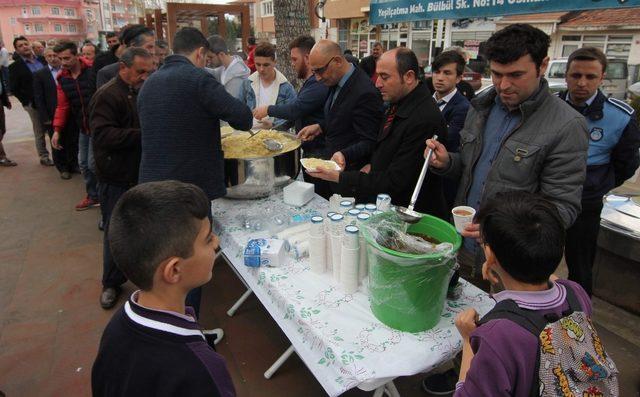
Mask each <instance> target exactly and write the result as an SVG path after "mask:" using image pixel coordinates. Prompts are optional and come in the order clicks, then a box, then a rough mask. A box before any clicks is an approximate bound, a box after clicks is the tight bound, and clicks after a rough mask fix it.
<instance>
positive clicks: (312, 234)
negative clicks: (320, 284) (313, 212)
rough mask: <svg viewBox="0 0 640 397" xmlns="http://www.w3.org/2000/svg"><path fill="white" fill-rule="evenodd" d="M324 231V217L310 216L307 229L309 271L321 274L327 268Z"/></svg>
mask: <svg viewBox="0 0 640 397" xmlns="http://www.w3.org/2000/svg"><path fill="white" fill-rule="evenodd" d="M326 241H327V239H326V233H325V231H324V218H322V217H321V216H314V217H312V218H311V228H310V229H309V242H308V250H309V262H310V263H311V271H312V272H314V273H318V274H322V273H324V272H325V271H326V270H327V259H326V258H327V248H326V246H327V243H326Z"/></svg>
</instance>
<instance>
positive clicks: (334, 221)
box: [329, 214, 344, 282]
mask: <svg viewBox="0 0 640 397" xmlns="http://www.w3.org/2000/svg"><path fill="white" fill-rule="evenodd" d="M343 225H344V216H343V215H341V214H335V215H333V216H331V225H330V230H331V233H330V234H329V235H330V241H331V243H330V244H331V269H332V272H333V278H334V280H335V281H338V282H339V281H340V252H341V250H342V244H341V241H342V228H343V227H344V226H343Z"/></svg>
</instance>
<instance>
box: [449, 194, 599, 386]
mask: <svg viewBox="0 0 640 397" xmlns="http://www.w3.org/2000/svg"><path fill="white" fill-rule="evenodd" d="M476 222H478V223H479V224H480V231H481V236H482V240H483V244H482V248H483V249H484V253H485V257H486V262H485V263H484V264H483V267H482V275H483V277H484V278H485V279H486V280H488V281H489V282H491V284H492V286H493V289H494V290H495V291H500V292H498V293H495V294H494V295H493V298H494V299H495V300H496V302H501V301H504V300H507V299H512V300H513V301H514V302H515V303H516V304H517V305H518V307H520V308H521V309H526V310H532V311H536V312H537V313H540V314H543V315H546V314H551V313H553V314H555V315H557V316H559V317H562V316H563V313H565V312H566V311H567V310H568V309H569V303H568V302H567V293H568V290H569V289H571V291H572V292H573V295H574V296H575V297H576V300H577V303H578V304H579V305H580V307H581V311H582V312H584V313H585V314H586V315H587V316H588V317H591V313H592V308H591V301H590V300H589V296H588V295H587V294H586V292H585V291H584V290H583V289H582V287H580V285H579V284H577V283H575V282H573V281H568V280H558V279H557V277H555V276H553V275H552V273H553V272H554V271H555V269H556V268H557V266H558V264H559V263H560V260H561V259H562V254H563V249H564V227H563V224H562V220H561V218H560V216H559V214H558V211H557V209H556V208H555V207H554V205H553V204H551V203H550V202H548V201H546V200H544V199H542V198H540V197H539V196H536V195H534V194H531V193H526V192H507V193H502V194H498V195H496V196H495V198H493V199H491V200H489V201H488V202H487V203H486V204H485V205H484V206H483V207H482V208H481V209H480V211H479V212H478V214H477V215H476ZM477 320H478V313H476V311H475V310H474V309H467V310H466V311H464V312H462V313H460V314H459V315H458V317H457V318H456V322H455V323H456V327H457V328H458V331H459V332H460V334H461V336H462V340H463V348H462V364H461V367H460V376H459V381H458V384H457V385H456V392H455V395H454V396H456V397H461V396H474V397H480V396H491V397H497V396H516V397H518V396H523V397H527V396H529V395H530V392H531V388H532V386H533V382H534V379H535V376H534V375H535V372H536V363H537V360H538V355H537V354H538V349H539V342H538V338H537V337H536V336H535V335H534V334H533V333H531V332H530V331H528V330H527V329H525V328H523V327H521V326H520V325H518V324H516V323H515V322H513V321H511V320H508V319H495V320H489V321H488V322H486V323H484V324H483V325H481V326H477V325H476V321H477Z"/></svg>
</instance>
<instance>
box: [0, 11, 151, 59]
mask: <svg viewBox="0 0 640 397" xmlns="http://www.w3.org/2000/svg"><path fill="white" fill-rule="evenodd" d="M139 3H140V4H141V2H138V1H133V0H0V34H1V38H2V40H3V41H4V43H5V46H6V47H7V49H8V50H9V51H13V50H14V49H13V38H14V37H16V36H25V37H26V38H28V39H29V40H44V41H50V40H60V39H66V40H72V41H77V42H80V41H83V40H85V39H90V40H93V41H97V40H98V39H99V36H100V32H104V31H110V30H118V29H119V28H121V27H122V26H124V25H126V24H129V23H137V21H138V17H139V16H142V15H144V8H143V7H141V5H140V4H139Z"/></svg>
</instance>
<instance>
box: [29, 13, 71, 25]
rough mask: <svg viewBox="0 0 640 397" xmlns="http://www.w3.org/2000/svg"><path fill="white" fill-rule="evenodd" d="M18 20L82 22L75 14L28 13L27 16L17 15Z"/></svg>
mask: <svg viewBox="0 0 640 397" xmlns="http://www.w3.org/2000/svg"><path fill="white" fill-rule="evenodd" d="M17 21H18V22H21V23H36V22H54V21H55V22H58V21H59V22H78V23H79V22H82V17H80V16H78V15H76V16H74V17H68V16H65V15H51V14H47V15H30V16H27V17H24V16H22V17H19V18H17Z"/></svg>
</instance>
